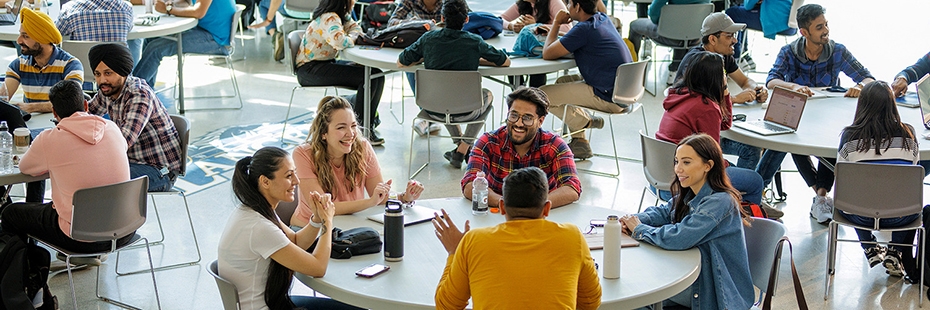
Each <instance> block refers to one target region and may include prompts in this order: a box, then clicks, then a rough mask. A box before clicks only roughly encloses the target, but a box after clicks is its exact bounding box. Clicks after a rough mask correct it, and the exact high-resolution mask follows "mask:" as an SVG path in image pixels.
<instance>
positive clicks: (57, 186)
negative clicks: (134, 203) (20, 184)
mask: <svg viewBox="0 0 930 310" xmlns="http://www.w3.org/2000/svg"><path fill="white" fill-rule="evenodd" d="M49 101H51V103H52V110H53V113H55V118H56V119H57V120H58V125H57V126H55V128H52V129H49V130H46V131H43V132H42V133H40V134H39V136H38V137H36V139H35V141H34V142H33V143H32V146H31V147H30V148H29V150H28V151H26V154H24V155H23V158H22V160H21V161H20V163H19V169H20V171H22V172H23V173H25V174H29V175H42V174H45V173H48V174H49V177H50V178H51V180H52V202H49V203H30V202H25V203H14V204H12V205H9V206H7V207H6V208H4V210H3V212H2V213H0V231H2V232H3V233H12V234H16V235H19V236H20V237H23V238H24V239H23V240H25V237H26V236H25V235H26V234H29V235H33V236H35V237H37V238H40V239H42V240H45V241H48V242H50V243H52V244H55V245H58V246H60V247H62V248H64V249H66V250H69V251H74V252H98V251H105V250H107V249H109V248H110V243H109V242H83V241H78V240H74V239H71V211H72V203H71V197H72V195H74V192H76V191H77V190H79V189H84V188H91V187H97V186H103V185H109V184H114V183H119V182H124V181H128V180H129V160H128V159H127V158H126V150H127V146H126V139H124V138H123V135H122V133H120V130H119V127H117V126H116V124H114V123H113V122H111V121H109V120H105V119H103V118H101V117H99V116H95V115H90V114H87V101H85V100H84V94H83V91H82V90H81V84H80V83H78V82H75V81H71V80H64V81H61V82H58V83H56V84H55V85H54V86H52V88H51V89H50V90H49ZM131 237H132V235H129V236H126V237H123V238H120V239H119V240H117V244H118V245H122V244H124V243H126V242H128V241H129V239H130V238H131Z"/></svg>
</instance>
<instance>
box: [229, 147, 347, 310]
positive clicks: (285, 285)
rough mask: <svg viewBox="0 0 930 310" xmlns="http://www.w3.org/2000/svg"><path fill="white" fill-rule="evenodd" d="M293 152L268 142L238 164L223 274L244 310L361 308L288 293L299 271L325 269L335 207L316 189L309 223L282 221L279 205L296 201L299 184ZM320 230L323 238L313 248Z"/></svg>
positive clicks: (318, 273)
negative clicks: (300, 226) (297, 226)
mask: <svg viewBox="0 0 930 310" xmlns="http://www.w3.org/2000/svg"><path fill="white" fill-rule="evenodd" d="M289 155H290V154H288V153H287V152H286V151H284V150H282V149H280V148H276V147H265V148H262V149H260V150H258V151H257V152H255V155H253V156H247V157H245V158H243V159H240V160H239V162H237V163H236V170H235V172H234V173H233V180H232V186H233V192H235V194H236V197H237V198H238V199H239V201H240V202H241V203H242V205H240V206H239V207H238V208H236V210H235V211H233V213H232V215H230V217H229V221H228V222H227V224H226V229H225V230H224V231H223V235H222V237H220V245H219V251H218V257H219V263H218V269H219V274H220V276H222V277H223V278H225V279H227V280H229V281H230V282H232V283H233V284H234V285H235V286H236V288H237V289H238V291H239V305H240V308H241V309H243V310H249V309H261V310H264V309H271V310H278V309H288V310H291V309H295V308H307V309H311V308H312V309H358V308H355V307H352V306H349V305H346V304H343V303H341V302H338V301H335V300H332V299H328V298H316V297H304V296H288V295H287V294H288V289H290V286H291V281H292V279H293V274H294V271H296V272H300V273H303V274H306V275H309V276H313V277H322V276H323V275H324V274H326V265H327V263H328V262H329V255H330V250H331V247H332V232H331V230H330V229H331V228H332V220H333V214H334V210H335V208H334V207H333V203H332V201H331V199H330V197H329V195H328V194H326V195H320V194H319V193H312V194H311V195H310V197H308V198H309V200H310V201H311V205H312V206H311V208H312V209H313V214H314V217H313V218H311V219H310V223H311V224H310V225H308V226H307V227H306V228H304V229H301V230H300V231H298V232H296V233H295V232H294V231H292V230H291V229H290V228H288V227H287V226H286V225H284V223H282V222H281V220H280V219H279V218H278V216H277V215H276V214H275V213H274V209H275V208H276V207H277V206H278V203H280V202H282V201H294V195H295V191H296V189H297V184H298V183H300V181H299V179H298V178H297V173H296V168H295V167H294V162H293V161H292V160H291V157H290V156H289ZM317 235H319V243H318V245H317V247H316V249H314V250H313V253H308V252H307V251H306V249H307V248H309V247H310V245H311V244H313V242H314V240H316V239H317Z"/></svg>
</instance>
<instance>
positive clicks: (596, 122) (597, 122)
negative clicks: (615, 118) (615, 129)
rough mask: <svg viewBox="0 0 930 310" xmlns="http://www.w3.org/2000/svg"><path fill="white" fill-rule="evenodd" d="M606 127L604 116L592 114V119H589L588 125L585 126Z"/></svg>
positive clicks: (592, 127) (587, 127)
mask: <svg viewBox="0 0 930 310" xmlns="http://www.w3.org/2000/svg"><path fill="white" fill-rule="evenodd" d="M601 128H604V118H603V117H600V116H594V115H592V116H591V120H590V121H588V126H585V129H601Z"/></svg>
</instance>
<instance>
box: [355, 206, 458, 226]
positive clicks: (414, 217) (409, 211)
mask: <svg viewBox="0 0 930 310" xmlns="http://www.w3.org/2000/svg"><path fill="white" fill-rule="evenodd" d="M433 213H439V211H436V210H433V209H430V208H427V207H421V206H418V205H414V206H412V207H405V208H404V226H410V225H413V224H417V223H423V222H429V220H432V219H433ZM439 217H442V214H441V213H440V214H439ZM368 219H369V220H372V221H375V222H378V223H381V224H384V212H381V213H378V214H374V215H369V216H368Z"/></svg>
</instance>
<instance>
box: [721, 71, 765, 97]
mask: <svg viewBox="0 0 930 310" xmlns="http://www.w3.org/2000/svg"><path fill="white" fill-rule="evenodd" d="M728 76H729V77H730V78H731V79H733V81H734V82H736V84H737V85H739V87H740V89H742V90H743V91H741V92H740V93H739V94H736V96H731V99H732V101H733V103H746V102H750V101H753V100H756V101H758V102H759V103H763V102H765V99H766V98H767V97H768V91H766V90H765V88H764V87H762V86H759V85H756V81H753V80H752V79H750V78H749V77H748V76H746V74H744V73H743V70H741V69H736V71H733V73H730V74H729V75H728ZM757 92H758V93H759V95H758V96H756V93H757Z"/></svg>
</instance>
